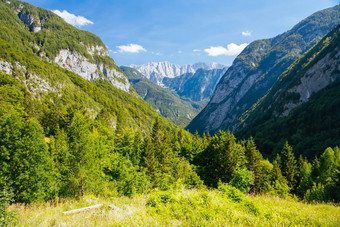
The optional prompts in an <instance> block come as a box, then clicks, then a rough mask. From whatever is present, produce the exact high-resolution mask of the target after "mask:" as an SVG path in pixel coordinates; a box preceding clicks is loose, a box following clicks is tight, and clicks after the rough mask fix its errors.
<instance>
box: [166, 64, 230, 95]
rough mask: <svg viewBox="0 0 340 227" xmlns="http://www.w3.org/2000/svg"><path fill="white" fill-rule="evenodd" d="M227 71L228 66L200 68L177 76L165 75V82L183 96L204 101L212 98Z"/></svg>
mask: <svg viewBox="0 0 340 227" xmlns="http://www.w3.org/2000/svg"><path fill="white" fill-rule="evenodd" d="M226 71H227V67H224V68H221V69H209V70H208V69H203V68H199V69H198V70H196V72H195V73H185V74H182V75H180V76H178V77H175V78H168V77H165V78H164V79H163V84H164V86H165V87H167V88H170V89H172V90H174V91H175V92H176V93H177V94H178V95H179V96H181V97H186V98H189V99H191V100H192V101H202V100H204V99H210V98H211V96H212V94H213V92H214V90H215V87H216V85H217V83H218V82H219V81H220V79H221V77H222V76H223V74H224V73H225V72H226Z"/></svg>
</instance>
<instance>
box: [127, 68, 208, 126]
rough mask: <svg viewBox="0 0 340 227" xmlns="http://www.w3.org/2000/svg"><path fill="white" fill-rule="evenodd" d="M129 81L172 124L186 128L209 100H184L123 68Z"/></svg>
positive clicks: (134, 71) (134, 70)
mask: <svg viewBox="0 0 340 227" xmlns="http://www.w3.org/2000/svg"><path fill="white" fill-rule="evenodd" d="M121 69H122V70H123V71H124V73H125V74H126V76H127V77H128V79H129V82H130V84H131V85H132V86H133V88H134V89H135V90H136V92H137V93H138V94H139V95H140V96H141V97H142V98H143V99H144V100H145V101H146V102H148V103H149V104H151V106H152V107H153V108H154V109H155V110H156V111H157V112H159V113H160V114H161V115H163V116H164V117H166V118H167V119H168V120H170V121H171V122H173V123H175V124H176V125H179V126H181V127H185V126H186V125H188V124H189V122H190V121H191V120H192V118H194V117H195V116H196V115H197V114H198V112H199V111H200V110H201V109H202V108H203V107H204V106H205V105H206V103H207V102H208V100H203V101H200V102H198V101H197V102H193V101H191V100H189V99H186V100H185V99H183V98H181V97H179V96H178V95H177V94H175V93H172V92H170V91H169V90H168V89H166V88H162V87H160V86H158V85H156V84H154V83H153V82H151V81H150V80H148V79H146V78H145V77H144V76H143V75H142V74H141V73H140V72H138V71H137V70H136V69H133V68H130V67H126V66H122V67H121Z"/></svg>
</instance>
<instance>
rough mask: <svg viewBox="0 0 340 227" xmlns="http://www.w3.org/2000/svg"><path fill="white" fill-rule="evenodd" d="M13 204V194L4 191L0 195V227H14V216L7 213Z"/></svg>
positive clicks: (11, 213)
mask: <svg viewBox="0 0 340 227" xmlns="http://www.w3.org/2000/svg"><path fill="white" fill-rule="evenodd" d="M11 202H13V193H9V192H7V191H6V190H5V191H3V192H2V193H1V194H0V226H1V227H2V226H14V225H15V223H16V215H15V213H14V212H10V211H8V210H7V209H8V207H9V205H10V203H11Z"/></svg>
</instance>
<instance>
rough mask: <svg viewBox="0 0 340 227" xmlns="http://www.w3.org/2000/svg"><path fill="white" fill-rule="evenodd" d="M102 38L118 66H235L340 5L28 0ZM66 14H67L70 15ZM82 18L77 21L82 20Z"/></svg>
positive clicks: (278, 0)
mask: <svg viewBox="0 0 340 227" xmlns="http://www.w3.org/2000/svg"><path fill="white" fill-rule="evenodd" d="M26 2H28V3H31V4H33V5H35V6H39V7H42V8H45V9H49V10H58V11H59V12H58V11H55V12H57V13H59V14H60V15H62V16H63V17H64V18H65V19H66V18H68V19H69V20H70V23H73V24H75V23H76V24H77V25H76V26H77V27H78V28H80V29H83V30H87V31H90V32H92V33H95V34H96V35H98V36H99V37H100V38H101V39H102V40H103V42H104V43H105V45H107V47H108V49H109V50H110V55H111V57H112V58H113V59H114V60H115V61H116V63H117V64H118V65H130V64H137V65H140V64H144V63H146V62H151V61H154V62H158V61H169V62H172V63H176V64H180V65H183V64H192V63H196V62H218V63H221V64H224V65H231V63H232V61H233V60H234V59H235V57H236V56H237V54H238V53H239V52H240V51H241V50H242V49H243V48H244V47H245V46H246V45H247V44H248V43H250V42H252V41H254V40H257V39H264V38H270V37H274V36H276V35H278V34H280V33H283V32H285V31H287V30H289V29H290V28H292V27H293V26H294V25H295V24H297V23H298V22H299V21H301V20H302V19H304V18H306V17H307V16H309V15H311V14H312V13H314V12H316V11H318V10H321V9H325V8H328V7H331V6H335V5H337V4H340V0H256V1H254V0H171V1H170V0H106V1H104V0H85V1H80V0H26ZM64 10H66V11H64ZM76 16H77V17H76Z"/></svg>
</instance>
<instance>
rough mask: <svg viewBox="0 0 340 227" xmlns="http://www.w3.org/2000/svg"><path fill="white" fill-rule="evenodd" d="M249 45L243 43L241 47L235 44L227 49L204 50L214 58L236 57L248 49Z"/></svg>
mask: <svg viewBox="0 0 340 227" xmlns="http://www.w3.org/2000/svg"><path fill="white" fill-rule="evenodd" d="M247 45H248V43H242V44H240V45H237V44H235V43H230V44H228V45H227V48H225V47H222V46H217V47H213V46H211V47H210V48H207V49H204V51H205V52H206V53H208V55H209V56H213V57H216V56H220V55H226V56H234V55H238V54H239V53H241V52H242V50H243V49H244V48H246V46H247Z"/></svg>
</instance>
